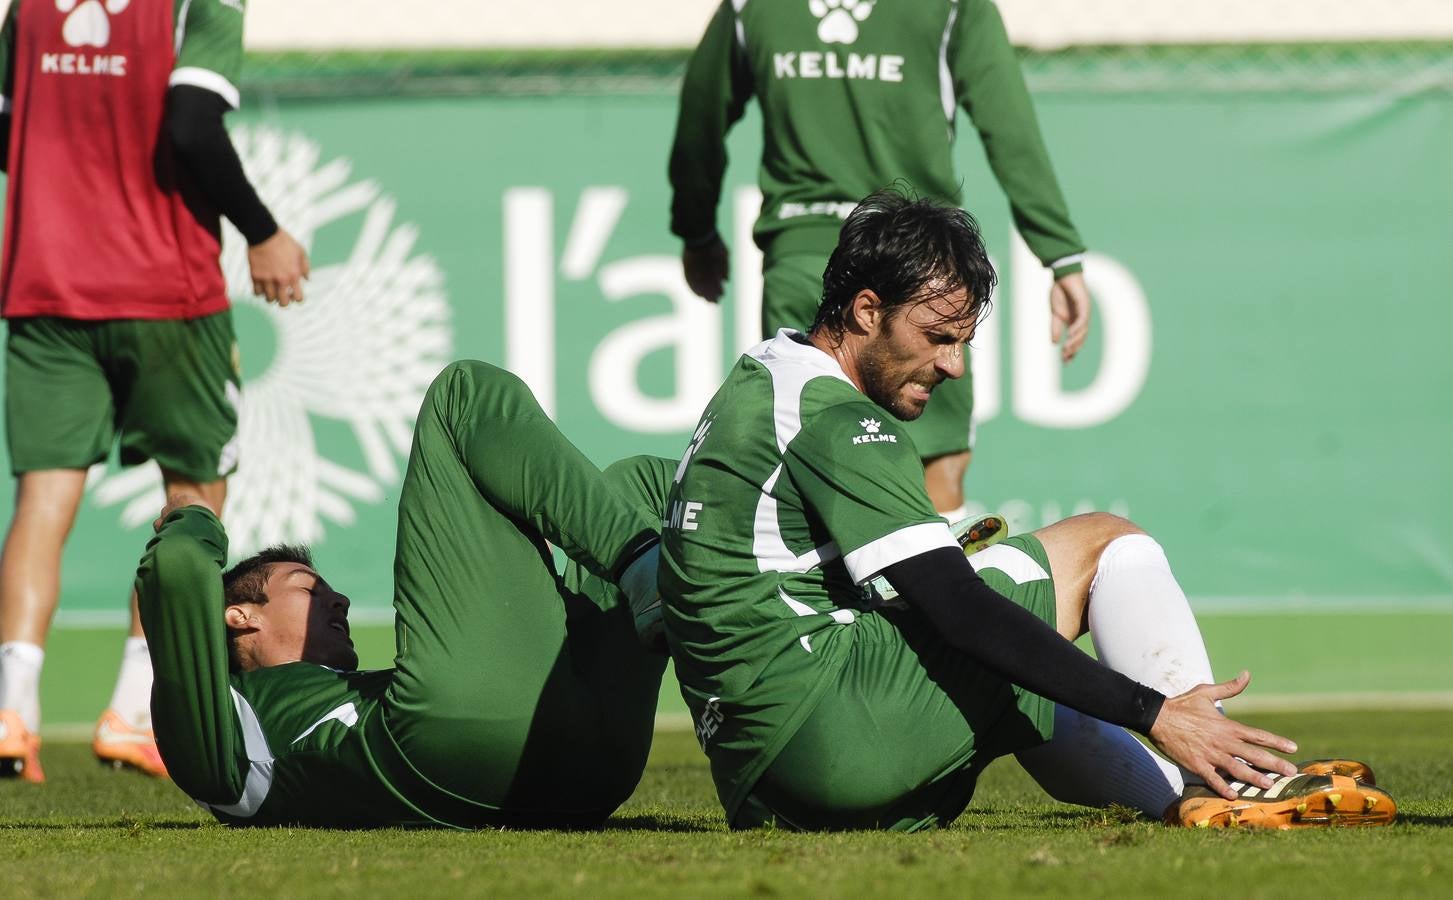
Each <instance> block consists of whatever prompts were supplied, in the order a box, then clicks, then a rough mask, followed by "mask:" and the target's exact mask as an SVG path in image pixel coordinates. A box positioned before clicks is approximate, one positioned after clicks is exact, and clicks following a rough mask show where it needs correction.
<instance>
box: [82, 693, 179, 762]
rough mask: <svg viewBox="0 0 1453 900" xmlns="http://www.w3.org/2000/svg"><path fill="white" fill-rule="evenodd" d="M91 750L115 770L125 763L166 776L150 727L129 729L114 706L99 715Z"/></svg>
mask: <svg viewBox="0 0 1453 900" xmlns="http://www.w3.org/2000/svg"><path fill="white" fill-rule="evenodd" d="M91 750H92V751H93V752H95V754H96V759H98V760H100V761H101V763H102V764H109V765H111V766H114V767H115V768H118V769H120V768H123V767H126V766H129V767H131V768H133V769H136V770H137V771H139V772H145V773H146V774H147V775H155V776H156V777H157V778H165V777H167V773H166V763H164V762H162V759H161V753H160V752H159V751H158V750H157V749H156V735H155V734H154V733H153V732H152V730H151V729H150V728H147V729H140V728H132V727H131V726H130V725H128V724H127V723H126V720H125V719H123V718H121V716H120V715H119V714H117V712H116V711H115V710H114V709H108V710H106V711H105V712H104V713H102V714H101V721H99V722H97V723H96V737H95V739H94V740H92V741H91Z"/></svg>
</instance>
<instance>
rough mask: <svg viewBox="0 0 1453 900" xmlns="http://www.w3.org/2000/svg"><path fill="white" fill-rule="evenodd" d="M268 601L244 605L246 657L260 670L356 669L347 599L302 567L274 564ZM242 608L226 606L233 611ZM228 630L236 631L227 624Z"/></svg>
mask: <svg viewBox="0 0 1453 900" xmlns="http://www.w3.org/2000/svg"><path fill="white" fill-rule="evenodd" d="M264 592H265V593H266V594H267V602H266V603H262V604H247V606H246V615H247V622H246V624H245V627H247V628H249V629H250V630H252V636H251V637H252V639H251V643H252V647H251V655H252V658H253V660H254V661H255V662H256V663H257V664H258V665H259V666H276V665H282V664H284V663H289V662H298V661H300V660H301V661H303V662H310V663H316V664H318V665H320V666H329V667H330V668H334V669H356V668H358V653H357V652H356V651H355V650H354V649H353V638H352V637H350V635H349V629H348V598H347V597H345V596H344V595H342V594H340V593H338V592H337V591H335V590H333V588H332V587H331V586H330V585H329V584H328V582H326V581H324V580H323V577H322V576H321V575H319V574H318V573H317V572H315V571H313V570H312V569H310V568H309V567H307V566H305V565H303V564H302V563H292V562H288V563H278V564H277V565H275V566H273V567H272V571H271V572H269V573H268V577H267V584H266V586H265V587H264ZM241 608H242V607H230V608H229V612H231V610H233V609H241ZM228 624H229V626H232V627H236V626H235V625H233V623H232V622H229V623H228Z"/></svg>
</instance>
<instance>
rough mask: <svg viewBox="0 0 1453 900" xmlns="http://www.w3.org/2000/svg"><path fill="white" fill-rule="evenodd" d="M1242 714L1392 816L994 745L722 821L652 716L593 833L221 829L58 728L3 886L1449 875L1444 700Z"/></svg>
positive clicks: (956, 883) (10, 792)
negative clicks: (1294, 809)
mask: <svg viewBox="0 0 1453 900" xmlns="http://www.w3.org/2000/svg"><path fill="white" fill-rule="evenodd" d="M1250 719H1251V721H1253V722H1254V723H1256V724H1258V725H1262V726H1265V727H1268V728H1272V729H1274V730H1277V731H1280V732H1282V733H1285V734H1288V735H1291V736H1293V737H1295V738H1296V739H1297V740H1298V741H1299V742H1300V743H1301V745H1302V750H1303V752H1304V754H1305V755H1307V756H1318V755H1325V754H1332V753H1337V754H1343V755H1355V756H1362V757H1364V758H1366V759H1368V760H1369V761H1371V762H1372V763H1373V764H1374V765H1375V766H1376V767H1377V770H1378V773H1379V780H1380V781H1381V782H1382V783H1383V784H1384V785H1385V786H1386V787H1387V788H1388V789H1389V790H1390V791H1391V792H1392V793H1393V795H1394V796H1395V797H1396V798H1397V799H1398V801H1399V804H1400V806H1401V809H1402V816H1401V821H1400V822H1399V823H1398V824H1396V825H1394V826H1392V827H1389V828H1380V829H1365V830H1358V829H1350V830H1343V831H1301V832H1285V833H1266V832H1260V833H1253V832H1207V831H1192V830H1187V829H1169V828H1165V827H1163V826H1160V825H1156V824H1152V823H1149V822H1142V821H1132V820H1129V819H1128V818H1127V817H1126V816H1121V815H1116V814H1112V813H1107V812H1097V811H1092V810H1084V809H1079V808H1076V807H1071V806H1063V805H1059V804H1055V803H1052V802H1049V801H1047V800H1046V799H1045V798H1044V797H1043V795H1042V794H1040V793H1039V790H1038V788H1037V787H1036V786H1035V785H1034V784H1033V782H1031V781H1030V780H1029V779H1028V778H1027V777H1026V776H1025V775H1024V774H1023V772H1022V771H1021V770H1020V769H1019V768H1018V766H1016V765H1014V763H1013V762H1012V761H1007V760H1001V761H999V762H996V763H995V764H994V765H993V766H991V767H990V768H989V770H988V772H987V773H986V774H985V777H984V779H983V781H982V783H981V785H980V789H979V793H978V796H977V797H976V798H975V800H974V803H973V804H972V805H971V806H970V808H969V811H968V812H967V813H966V814H965V815H964V816H963V817H962V818H960V820H959V821H958V822H957V823H955V824H954V826H953V827H951V828H948V829H945V830H943V831H938V832H931V833H926V834H919V835H896V834H876V833H847V834H830V835H801V834H791V833H786V832H782V831H758V832H749V833H738V834H733V833H730V832H728V831H727V830H726V828H725V825H724V823H723V820H722V816H721V813H720V810H719V808H718V807H717V805H716V801H715V798H714V795H713V793H712V790H711V785H710V782H709V779H708V776H707V771H706V765H705V760H704V757H702V755H701V753H700V751H699V750H698V749H697V747H696V744H695V740H694V737H693V736H692V735H691V733H690V732H686V731H663V732H661V733H659V734H658V737H657V741H656V747H655V751H654V752H653V754H652V757H651V763H650V766H649V767H648V769H647V772H646V777H645V780H644V781H643V782H642V784H641V786H640V788H639V789H638V790H637V792H636V794H635V796H634V797H633V798H632V799H631V800H630V802H628V803H627V804H626V805H625V806H624V807H623V808H622V809H621V810H620V811H619V813H618V814H617V815H616V816H615V817H614V818H613V819H612V820H611V821H610V823H609V824H608V825H607V827H606V828H605V829H604V830H602V831H599V832H576V833H562V832H498V831H491V832H478V833H453V832H442V831H413V832H407V831H377V832H338V831H313V830H304V829H240V830H232V829H226V828H223V827H221V826H219V825H216V824H214V823H212V822H211V820H210V819H209V817H207V816H205V815H204V814H203V813H202V812H200V811H199V810H198V809H197V808H196V807H194V806H193V805H192V804H191V803H190V802H189V801H188V800H187V799H186V798H185V797H183V796H182V795H181V793H180V792H179V791H177V790H176V789H175V788H174V787H172V786H171V785H170V784H169V783H166V782H158V781H152V780H150V779H147V778H145V777H143V776H139V775H134V774H131V773H126V772H112V771H110V770H106V769H102V768H100V767H99V766H97V765H96V764H95V763H94V762H93V761H92V760H91V758H90V755H89V748H88V747H87V746H85V745H83V744H77V743H61V742H54V741H53V742H51V743H49V744H47V746H46V753H45V762H46V768H47V774H48V775H49V777H50V783H49V784H47V785H45V786H44V787H35V786H31V785H26V784H18V783H14V782H0V896H3V897H5V898H7V900H10V898H16V900H19V898H32V897H73V896H104V897H107V898H121V897H146V898H149V900H155V898H169V897H203V896H216V897H244V896H245V897H259V896H261V897H334V896H350V897H352V896H367V897H388V896H404V895H408V896H411V897H428V896H435V897H455V896H480V897H484V896H491V897H493V896H516V895H526V894H527V895H531V896H581V897H602V896H604V897H626V896H628V897H631V898H636V900H639V898H650V897H681V896H691V897H697V896H757V897H777V896H781V897H801V896H813V897H816V896H886V895H890V894H891V895H900V894H901V895H911V896H914V897H915V898H925V897H938V896H943V897H950V896H954V897H963V896H1015V897H1021V896H1048V895H1060V896H1070V895H1073V896H1074V897H1076V898H1087V897H1101V896H1104V897H1112V896H1113V897H1124V896H1152V895H1154V896H1192V897H1195V896H1217V897H1270V896H1309V895H1315V896H1317V897H1319V898H1328V897H1353V896H1368V895H1378V896H1383V895H1391V896H1400V897H1445V896H1448V894H1449V892H1450V890H1453V753H1450V751H1449V747H1450V746H1453V711H1421V712H1419V711H1387V710H1383V711H1367V712H1337V713H1279V714H1269V713H1268V714H1261V715H1257V716H1253V717H1250ZM910 892H911V894H910Z"/></svg>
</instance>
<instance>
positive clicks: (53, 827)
mask: <svg viewBox="0 0 1453 900" xmlns="http://www.w3.org/2000/svg"><path fill="white" fill-rule="evenodd" d="M219 827H222V826H220V825H218V824H217V823H216V822H183V821H180V820H173V821H164V822H151V821H146V820H140V819H112V820H111V821H108V822H57V821H55V820H49V821H40V820H30V821H27V820H25V819H10V820H6V821H0V831H10V830H20V829H28V830H31V831H150V830H152V829H159V830H164V831H200V830H201V829H203V828H219Z"/></svg>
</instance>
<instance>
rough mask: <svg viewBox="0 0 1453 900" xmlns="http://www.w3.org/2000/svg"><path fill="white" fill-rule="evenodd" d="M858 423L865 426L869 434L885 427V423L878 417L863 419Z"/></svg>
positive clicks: (864, 428)
mask: <svg viewBox="0 0 1453 900" xmlns="http://www.w3.org/2000/svg"><path fill="white" fill-rule="evenodd" d="M858 424H859V425H861V426H863V430H864V431H866V432H867V433H868V434H877V433H878V429H879V428H882V427H883V423H882V422H879V421H878V420H877V419H863V420H861V421H859V422H858Z"/></svg>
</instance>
